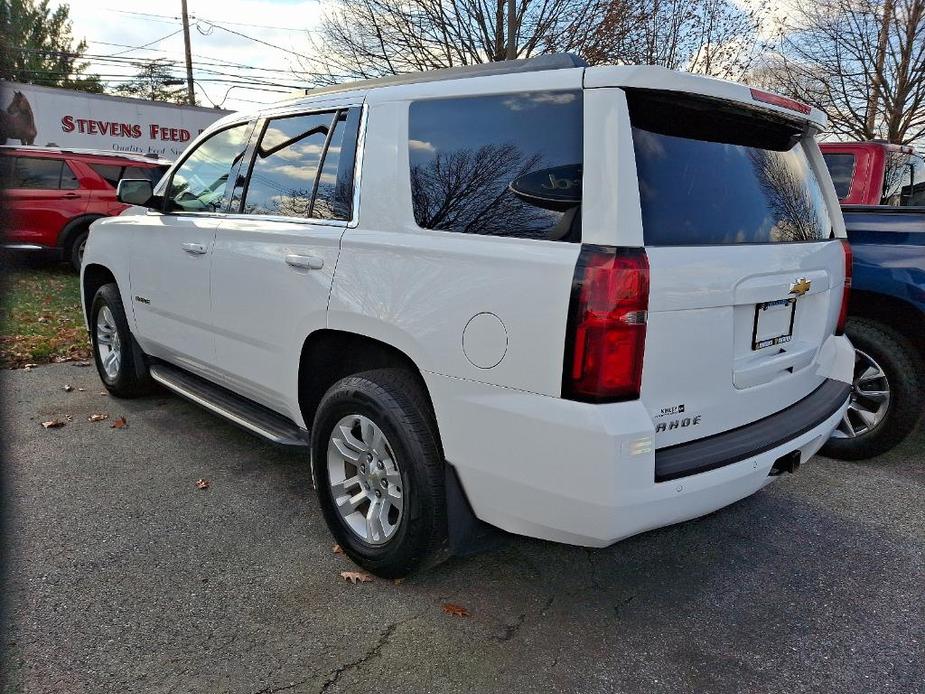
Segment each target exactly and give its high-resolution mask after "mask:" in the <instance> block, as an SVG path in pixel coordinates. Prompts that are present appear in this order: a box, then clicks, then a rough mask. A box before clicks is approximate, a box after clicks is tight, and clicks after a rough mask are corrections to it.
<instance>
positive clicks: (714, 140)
mask: <svg viewBox="0 0 925 694" xmlns="http://www.w3.org/2000/svg"><path fill="white" fill-rule="evenodd" d="M629 103H630V117H631V120H632V123H633V144H634V148H635V152H636V169H637V173H638V177H639V194H640V202H641V204H642V222H643V232H644V237H645V242H646V244H647V245H657V246H658V245H661V246H691V245H724V244H743V243H785V242H794V241H818V240H824V239H828V238H830V235H831V231H832V224H831V221H830V219H829V214H828V210H827V208H826V205H825V199H824V197H823V195H822V190H821V188H820V187H819V182H818V181H817V180H816V176H815V174H814V173H813V171H812V168H811V167H810V165H809V161H808V159H807V157H806V153H805V152H804V150H803V146H802V144H801V142H800V140H799V136H800V132H799V130H798V129H797V128H796V126H794V125H793V124H791V123H788V122H786V121H783V120H781V121H775V120H774V118H773V116H767V117H766V116H764V115H757V114H756V113H755V112H753V111H743V110H742V109H739V108H737V107H735V106H732V105H729V104H724V103H723V102H716V101H708V100H706V99H703V100H700V99H697V100H694V99H690V101H689V102H688V101H687V100H685V101H684V102H680V101H679V100H678V98H677V97H676V96H675V97H671V96H670V95H663V94H662V93H658V92H656V93H655V96H654V97H653V96H650V95H647V94H643V95H633V96H631V97H630V99H629Z"/></svg>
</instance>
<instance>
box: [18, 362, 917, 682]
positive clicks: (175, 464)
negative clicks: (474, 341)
mask: <svg viewBox="0 0 925 694" xmlns="http://www.w3.org/2000/svg"><path fill="white" fill-rule="evenodd" d="M65 384H69V385H71V386H73V387H74V390H73V391H71V392H65V391H64V389H63V387H64V385H65ZM2 385H3V397H4V417H5V420H6V421H5V431H4V443H5V445H6V448H7V450H6V458H5V461H4V464H5V468H6V489H7V503H6V504H5V505H4V511H5V513H6V514H7V517H6V519H5V520H6V523H5V527H4V532H5V534H6V536H7V537H6V539H7V541H8V550H9V551H8V550H7V549H4V554H5V555H6V556H7V558H8V559H9V561H8V563H7V567H6V570H7V576H6V578H5V587H4V593H5V602H6V612H7V614H6V620H5V625H4V630H3V641H2V651H3V658H4V659H5V662H4V663H3V667H2V670H3V672H4V673H5V681H4V685H3V691H4V692H68V693H74V694H77V693H81V692H242V693H247V694H256V693H257V692H263V693H269V692H277V691H285V692H358V691H369V692H492V691H508V692H528V691H535V692H548V691H560V692H637V691H639V692H662V691H665V692H677V691H697V692H731V691H739V692H745V691H749V692H758V691H760V692H804V691H806V692H808V691H814V692H875V691H876V692H922V691H925V599H923V597H925V595H923V594H925V587H923V586H925V579H923V576H925V503H923V496H925V494H923V493H925V435H923V433H922V432H919V433H918V434H917V435H916V436H915V437H914V438H913V440H911V441H907V442H906V443H905V444H904V445H903V446H902V447H901V448H899V449H897V450H895V451H893V452H892V454H890V455H888V456H885V457H884V458H881V459H879V460H876V461H872V462H868V463H862V464H857V463H853V464H851V463H841V462H837V461H831V460H826V459H823V458H818V457H817V458H815V459H813V460H812V461H810V462H809V463H808V464H805V465H804V466H803V468H802V469H801V470H800V472H799V473H798V474H796V475H792V476H788V477H787V478H785V479H782V480H781V481H779V482H777V483H776V484H774V485H772V486H771V487H769V488H767V489H765V490H764V491H762V492H759V493H758V494H757V495H755V496H753V497H751V498H749V499H746V500H744V501H742V502H739V503H737V504H735V505H733V506H732V507H730V508H727V509H724V510H722V511H720V512H718V513H715V514H712V515H710V516H708V517H706V518H702V519H699V520H697V521H693V522H689V523H685V524H682V525H678V526H674V527H671V528H665V529H662V530H659V531H655V532H651V533H647V534H645V535H642V536H638V537H635V538H631V539H629V540H626V541H624V542H622V543H619V544H617V545H615V546H613V547H610V548H608V549H605V550H585V549H581V548H575V547H567V546H562V545H556V544H552V543H546V542H541V541H536V540H529V539H524V538H510V539H509V540H507V541H506V542H505V543H504V544H503V546H502V547H501V548H499V549H497V550H495V551H493V552H491V553H486V554H482V555H479V556H477V557H474V558H469V559H466V560H451V561H450V562H447V563H445V564H443V565H441V566H439V567H438V568H437V569H435V570H432V571H430V572H429V573H425V574H422V575H418V576H415V577H412V578H410V579H408V580H406V581H404V582H402V583H400V584H395V583H393V582H390V581H382V580H377V581H375V582H372V583H364V584H357V585H352V584H350V583H347V582H345V581H344V580H343V579H342V578H341V577H340V576H339V573H340V572H341V571H345V570H350V569H353V568H354V567H353V565H352V564H351V563H350V562H349V561H348V560H347V559H346V558H345V557H344V556H343V555H339V554H335V553H334V552H333V551H332V540H331V538H330V536H329V535H328V532H327V529H326V528H325V526H324V522H323V520H322V518H321V514H320V512H319V510H318V507H317V503H316V501H315V498H314V496H313V492H312V491H311V488H310V480H309V473H308V468H307V464H306V460H305V458H304V457H303V455H302V454H299V453H292V452H287V451H285V450H282V449H279V448H276V447H273V446H272V445H269V444H265V443H263V442H262V441H260V440H258V439H255V438H253V437H252V436H250V435H248V434H246V433H244V432H242V431H240V430H238V429H237V428H235V427H234V426H232V425H230V424H227V423H225V422H224V421H222V420H220V419H218V418H216V417H215V416H213V415H210V414H209V413H207V412H205V411H203V410H200V409H198V408H197V407H195V406H193V405H191V404H188V403H186V402H185V401H182V400H180V399H178V398H176V397H174V396H171V395H168V394H166V393H165V394H163V395H160V396H154V397H149V398H145V399H142V400H137V401H117V400H114V399H113V398H111V397H104V396H101V395H99V392H100V391H101V390H102V388H101V385H100V383H99V380H98V378H97V376H96V372H95V370H94V369H93V368H92V367H90V368H81V367H78V366H75V365H73V364H60V365H53V366H46V367H39V368H36V369H33V370H31V371H8V372H5V373H3V375H2ZM78 388H85V390H84V391H83V392H81V391H79V390H78ZM94 413H106V414H108V415H109V419H108V420H106V421H102V422H95V423H91V422H88V421H87V417H89V416H90V415H91V414H94ZM66 415H71V417H72V418H73V421H71V422H69V423H68V424H67V425H66V426H64V427H62V428H60V429H53V430H46V429H43V428H42V426H41V422H42V421H45V420H49V419H53V418H61V419H64V418H65V417H66ZM120 415H124V416H125V418H126V421H127V423H128V426H127V427H125V428H123V429H114V428H112V427H111V426H110V424H111V422H112V420H113V419H114V418H115V417H117V416H120ZM567 464H568V461H563V465H564V466H567ZM200 478H205V479H208V480H209V482H210V485H209V488H208V489H205V490H200V489H197V488H196V481H197V479H200ZM444 603H453V604H456V605H460V606H463V607H465V608H466V609H467V610H468V611H469V613H470V616H469V617H455V616H451V615H449V614H446V613H445V612H444V611H443V609H442V605H443V604H444Z"/></svg>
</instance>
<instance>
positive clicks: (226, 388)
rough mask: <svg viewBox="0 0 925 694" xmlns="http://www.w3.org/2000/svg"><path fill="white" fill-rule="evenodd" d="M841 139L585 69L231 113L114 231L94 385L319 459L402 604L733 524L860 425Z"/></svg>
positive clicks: (500, 74) (762, 101) (699, 84)
mask: <svg viewBox="0 0 925 694" xmlns="http://www.w3.org/2000/svg"><path fill="white" fill-rule="evenodd" d="M823 124H824V116H823V115H822V114H821V113H820V112H818V111H816V110H813V109H811V108H809V107H807V106H804V105H803V104H800V103H797V102H794V101H791V100H788V99H785V98H782V97H779V96H776V95H773V94H769V93H765V92H760V91H757V90H753V89H749V88H748V87H745V86H741V85H738V84H733V83H729V82H724V81H719V80H714V79H707V78H703V77H697V76H693V75H689V74H680V73H676V72H670V71H667V70H664V69H661V68H657V67H587V66H585V65H583V64H582V63H581V62H580V61H579V60H577V59H575V58H573V57H572V56H568V55H557V56H544V57H541V58H535V59H530V60H526V61H514V62H511V63H495V64H490V65H485V66H478V67H470V68H457V69H451V70H445V71H438V72H434V73H423V74H417V75H408V76H401V77H396V78H386V79H382V80H373V81H367V82H361V83H354V84H350V85H344V86H340V87H335V88H326V89H320V90H315V91H311V92H308V93H307V94H306V95H305V96H302V97H298V98H294V99H292V100H289V101H285V102H283V103H280V104H276V105H273V106H269V107H267V108H265V109H262V110H259V111H257V112H255V113H252V114H234V115H231V116H228V117H226V118H224V119H222V120H221V121H219V122H217V123H216V124H214V125H213V126H211V127H210V128H209V129H208V130H207V131H206V132H204V133H202V135H201V136H200V137H199V138H198V139H197V140H196V141H195V142H193V143H192V144H191V145H190V147H189V148H188V150H187V151H186V153H185V154H184V156H183V157H182V158H180V160H179V161H178V162H177V163H176V164H175V165H174V166H173V167H172V168H171V170H170V171H169V172H168V173H167V174H166V175H165V176H164V178H163V180H162V181H161V183H160V184H159V185H158V186H157V187H156V188H155V189H154V190H152V189H151V187H150V184H149V183H148V182H147V181H130V180H124V181H122V182H121V183H120V197H121V199H122V200H123V201H125V202H131V203H134V204H135V205H136V206H134V207H132V208H130V209H128V210H127V211H126V212H125V213H123V214H122V215H121V216H119V217H116V218H112V219H105V220H101V221H99V222H96V223H95V224H94V225H93V228H92V232H91V234H90V239H89V243H88V245H87V248H86V255H85V258H84V265H83V271H82V277H81V282H82V291H83V298H84V305H85V312H86V317H87V324H88V328H89V331H90V334H91V336H92V340H93V345H94V354H95V358H96V365H97V368H98V369H99V373H100V377H101V378H102V380H103V381H104V383H105V384H106V387H107V388H108V389H109V390H110V392H111V393H113V394H114V395H117V396H126V397H130V396H133V395H136V394H139V393H142V392H144V391H145V390H146V389H147V388H148V387H149V386H150V385H151V382H152V381H156V382H158V383H160V384H162V385H163V386H166V387H167V388H169V389H172V390H174V391H176V392H177V393H179V394H181V395H183V396H185V397H187V398H190V399H192V400H194V401H196V402H198V403H200V404H202V405H203V406H205V407H207V408H209V409H211V410H213V411H215V412H217V413H219V414H221V415H223V416H225V417H227V418H229V419H231V420H233V421H234V422H236V423H237V424H239V425H241V426H243V427H245V428H247V429H250V430H251V431H253V432H255V433H257V434H259V435H262V436H264V437H266V438H268V439H271V440H273V441H276V442H278V443H280V444H286V445H290V446H303V447H306V448H308V449H309V451H308V452H309V454H310V455H308V456H306V459H308V458H310V460H311V470H312V476H313V480H314V483H315V486H316V489H317V493H318V499H319V504H320V506H321V509H322V511H323V514H324V517H325V519H326V521H327V523H328V525H329V527H330V529H331V532H332V533H333V535H334V537H335V538H336V540H337V542H338V543H339V544H340V546H341V547H343V549H344V551H345V552H346V553H347V554H348V555H349V556H350V557H351V558H352V559H353V560H354V561H356V562H357V563H358V564H360V565H361V566H363V567H365V568H366V569H368V570H369V571H372V572H373V573H376V574H378V575H381V576H400V575H404V574H406V573H408V572H410V571H412V570H414V569H416V568H419V567H421V566H423V565H426V564H429V563H431V562H432V561H433V560H435V558H438V557H440V556H445V555H448V554H449V553H452V552H464V551H466V548H467V547H471V546H472V544H473V542H475V541H476V540H477V539H478V538H479V537H480V536H481V535H480V534H481V531H482V530H483V529H485V528H490V527H491V526H495V527H497V528H501V529H504V530H506V531H510V532H513V533H519V534H522V535H528V536H532V537H538V538H545V539H548V540H555V541H559V542H566V543H572V544H577V545H585V546H590V547H603V546H606V545H609V544H611V543H613V542H615V541H616V540H619V539H621V538H624V537H627V536H629V535H632V534H634V533H639V532H642V531H645V530H648V529H651V528H657V527H660V526H664V525H668V524H671V523H677V522H679V521H683V520H686V519H690V518H694V517H697V516H700V515H703V514H706V513H709V512H711V511H715V510H716V509H719V508H721V507H723V506H726V505H727V504H730V503H732V502H734V501H736V500H738V499H742V498H743V497H746V496H748V495H750V494H752V493H754V492H756V491H757V490H759V489H761V488H762V487H763V486H764V485H766V484H768V483H769V482H770V481H772V480H773V479H774V478H775V476H776V475H778V474H780V473H782V472H784V471H793V470H794V469H795V468H796V467H797V466H798V465H799V463H800V462H801V461H805V460H806V459H808V458H809V457H810V456H812V455H813V454H814V453H815V452H816V451H817V450H818V449H819V447H820V446H821V445H822V444H823V443H824V442H825V440H826V439H827V438H828V437H829V434H830V433H831V432H832V430H833V429H834V428H835V426H836V424H837V423H838V422H839V420H840V419H841V418H842V415H843V413H844V411H845V408H846V406H847V403H848V399H849V394H850V386H849V383H850V381H851V375H852V366H853V363H854V357H853V350H852V348H851V345H850V343H849V342H848V340H847V339H846V338H845V337H844V336H843V335H842V330H843V327H844V321H845V306H846V298H847V293H848V286H849V284H850V270H849V271H847V272H846V268H850V256H849V251H848V248H847V245H846V243H845V242H844V240H843V239H844V237H845V232H844V227H843V223H842V218H841V215H840V213H839V207H838V200H837V198H836V196H835V191H834V189H833V186H832V183H831V181H830V179H829V176H828V174H827V173H826V168H825V164H824V163H823V159H822V156H821V154H820V151H819V148H818V146H817V144H816V142H815V141H814V135H815V134H816V133H817V132H818V131H819V129H820V127H821V126H822V125H823Z"/></svg>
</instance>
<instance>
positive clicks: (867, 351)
mask: <svg viewBox="0 0 925 694" xmlns="http://www.w3.org/2000/svg"><path fill="white" fill-rule="evenodd" d="M845 333H846V334H847V335H848V337H849V338H850V339H851V342H852V343H853V344H854V347H855V349H856V350H857V353H856V360H855V370H854V384H853V385H854V387H853V389H852V393H851V401H852V402H851V405H850V407H849V411H848V413H847V414H846V415H845V419H843V420H842V421H841V423H839V426H838V428H837V429H836V430H835V432H834V433H833V434H832V437H831V438H830V439H829V440H828V441H827V442H826V444H825V446H823V447H822V450H821V453H822V455H825V456H828V457H830V458H840V459H842V460H864V459H866V458H873V457H874V456H877V455H880V454H881V453H885V452H886V451H888V450H890V449H891V448H893V447H894V446H896V445H897V444H899V443H900V442H901V441H902V440H903V439H904V438H905V437H906V436H908V435H909V433H910V432H911V431H912V430H913V429H914V428H915V425H916V424H917V423H918V420H919V419H920V418H921V415H922V412H923V409H925V370H923V365H922V357H921V355H920V354H919V352H918V351H917V350H916V349H915V347H914V346H913V344H912V343H911V342H910V341H909V340H908V339H906V338H905V337H904V336H902V335H901V334H899V333H898V332H896V331H895V330H893V329H892V328H890V327H888V326H886V325H883V324H882V323H878V322H876V321H874V320H870V319H868V318H849V320H848V325H847V327H846V330H845ZM884 394H885V396H884Z"/></svg>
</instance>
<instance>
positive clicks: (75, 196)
mask: <svg viewBox="0 0 925 694" xmlns="http://www.w3.org/2000/svg"><path fill="white" fill-rule="evenodd" d="M61 197H62V198H79V197H80V193H65V194H64V195H62V196H61Z"/></svg>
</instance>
